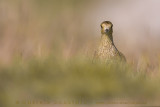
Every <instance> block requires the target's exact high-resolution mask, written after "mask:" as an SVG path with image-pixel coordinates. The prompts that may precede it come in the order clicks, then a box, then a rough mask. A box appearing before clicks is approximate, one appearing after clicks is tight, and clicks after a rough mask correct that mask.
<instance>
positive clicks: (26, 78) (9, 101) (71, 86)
mask: <svg viewBox="0 0 160 107" xmlns="http://www.w3.org/2000/svg"><path fill="white" fill-rule="evenodd" d="M158 74H159V73H157V75H155V76H154V77H151V76H150V74H148V73H145V72H137V71H134V70H133V67H132V65H129V64H109V65H105V64H104V65H103V64H93V63H92V62H91V61H90V60H89V59H87V58H73V59H69V60H68V61H66V60H63V59H62V58H57V57H53V56H51V57H48V58H45V59H43V60H40V59H31V60H28V61H25V62H23V61H21V60H19V61H14V62H13V64H11V65H9V66H7V67H6V66H1V67H0V87H1V97H0V99H1V100H0V101H1V103H0V104H1V105H2V106H4V105H8V106H11V105H13V102H14V104H15V102H16V101H17V100H19V101H23V100H24V101H25V100H27V99H30V98H31V99H37V100H44V99H46V98H47V99H49V100H54V99H56V98H60V99H61V98H62V99H65V98H69V99H73V98H74V99H78V98H80V97H82V98H87V99H88V100H94V99H113V98H115V97H117V98H120V97H122V96H125V97H127V98H128V99H135V98H136V99H140V100H142V99H145V100H146V99H152V100H153V99H157V98H158V97H159V95H160V93H159V92H160V86H159V85H158V84H159V75H158ZM26 106H30V105H26Z"/></svg>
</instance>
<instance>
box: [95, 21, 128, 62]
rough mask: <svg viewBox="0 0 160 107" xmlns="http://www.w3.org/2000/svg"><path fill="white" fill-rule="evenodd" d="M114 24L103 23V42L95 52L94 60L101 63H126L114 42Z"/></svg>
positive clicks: (101, 41)
mask: <svg viewBox="0 0 160 107" xmlns="http://www.w3.org/2000/svg"><path fill="white" fill-rule="evenodd" d="M112 33H113V24H112V23H111V22H110V21H104V22H102V23H101V40H100V44H99V47H98V49H97V51H95V54H94V59H98V60H100V61H105V62H108V61H114V60H116V61H117V60H118V61H126V58H125V56H124V55H123V54H122V53H121V52H119V51H118V49H117V48H116V46H115V45H114V42H113V36H112Z"/></svg>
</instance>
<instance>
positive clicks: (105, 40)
mask: <svg viewBox="0 0 160 107" xmlns="http://www.w3.org/2000/svg"><path fill="white" fill-rule="evenodd" d="M101 43H102V44H103V45H113V44H114V43H113V37H112V34H102V35H101Z"/></svg>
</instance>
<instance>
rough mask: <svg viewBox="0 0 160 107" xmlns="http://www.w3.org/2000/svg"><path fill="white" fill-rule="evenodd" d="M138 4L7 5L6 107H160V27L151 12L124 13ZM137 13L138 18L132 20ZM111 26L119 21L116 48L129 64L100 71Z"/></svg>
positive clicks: (1, 79) (0, 62)
mask: <svg viewBox="0 0 160 107" xmlns="http://www.w3.org/2000/svg"><path fill="white" fill-rule="evenodd" d="M141 1H143V0H141ZM155 1H156V0H155ZM155 1H154V0H153V4H154V3H155ZM103 3H107V4H106V7H105V9H106V10H104V7H103V6H104V5H103ZM147 3H148V5H150V3H149V2H147ZM147 3H146V4H147ZM158 3H159V2H158ZM158 3H157V4H158ZM131 4H134V3H132V2H131V1H130V2H129V1H126V0H122V2H119V1H117V2H115V1H114V2H113V1H111V0H100V1H97V0H93V1H91V0H87V1H85V0H81V1H76V0H60V1H56V0H46V1H43V0H27V1H26V0H15V1H14V2H13V1H12V0H0V89H1V92H0V107H10V106H11V107H17V106H20V107H21V106H23V107H37V106H45V107H49V106H52V105H54V106H75V105H82V106H83V105H86V104H87V105H88V106H90V104H91V105H93V104H94V105H95V106H99V104H100V103H101V104H102V105H103V104H106V105H107V104H112V105H114V104H117V105H118V106H122V104H124V105H127V103H128V104H129V105H132V106H133V105H136V104H138V105H142V106H147V105H158V104H159V103H158V100H159V99H160V85H158V84H159V81H160V51H159V50H160V46H159V40H160V38H159V34H160V32H159V30H158V26H159V25H160V24H159V22H158V21H157V19H158V18H157V19H156V18H155V19H154V18H153V17H147V18H145V20H144V19H143V18H142V17H141V16H139V14H142V13H143V14H144V15H146V11H144V12H142V13H141V11H138V10H135V13H134V11H133V10H132V8H130V7H126V8H127V9H128V10H126V11H123V12H121V11H120V10H119V12H121V14H118V12H116V11H117V9H122V10H123V8H122V7H123V6H130V5H131ZM135 4H141V2H140V3H139V2H138V0H137V1H135ZM131 6H132V5H131ZM116 7H117V8H116ZM132 7H135V6H134V5H133V6H132ZM136 8H139V7H138V6H137V7H136ZM144 8H145V6H144ZM155 8H156V6H155ZM133 9H134V8H133ZM101 10H104V11H101ZM129 10H130V11H131V10H132V11H133V13H132V14H134V15H135V16H134V15H133V16H130V15H128V19H127V18H126V19H124V17H125V15H124V13H128V12H130V11H129ZM153 10H154V6H153ZM116 13H117V14H116ZM103 14H104V16H103ZM115 14H116V15H119V16H120V17H118V18H117V16H116V15H115ZM128 14H129V13H128ZM153 15H155V14H153ZM129 16H130V17H129ZM131 17H132V18H133V19H134V22H133V19H132V18H131ZM137 17H138V18H137ZM157 17H160V16H157ZM152 18H153V19H154V20H152V21H153V22H154V24H152V23H151V22H149V21H148V20H151V19H152ZM104 20H111V21H113V25H114V28H113V30H114V42H115V44H116V46H117V48H118V49H119V50H120V51H121V52H122V53H124V55H125V56H126V59H127V63H123V64H122V63H120V62H118V63H116V64H113V63H110V64H108V65H106V64H99V63H92V59H93V54H94V51H95V49H96V48H97V44H98V42H99V39H100V23H101V22H102V21H104ZM156 21H157V22H156ZM132 22H133V23H132ZM146 23H147V24H146ZM155 23H156V24H155Z"/></svg>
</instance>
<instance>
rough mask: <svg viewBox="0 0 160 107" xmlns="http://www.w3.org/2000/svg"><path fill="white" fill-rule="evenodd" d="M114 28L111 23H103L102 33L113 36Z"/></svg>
mask: <svg viewBox="0 0 160 107" xmlns="http://www.w3.org/2000/svg"><path fill="white" fill-rule="evenodd" d="M112 27H113V24H112V23H111V22H110V21H104V22H102V23H101V33H102V34H107V35H110V34H112V32H113V30H112Z"/></svg>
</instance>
